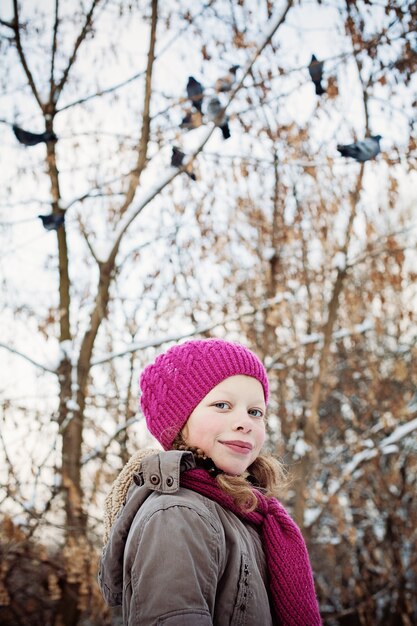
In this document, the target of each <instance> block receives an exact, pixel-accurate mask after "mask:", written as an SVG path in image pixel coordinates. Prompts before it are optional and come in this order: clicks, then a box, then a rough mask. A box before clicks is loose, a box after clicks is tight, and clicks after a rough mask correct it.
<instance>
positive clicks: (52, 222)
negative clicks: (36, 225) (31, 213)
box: [38, 213, 65, 230]
mask: <svg viewBox="0 0 417 626" xmlns="http://www.w3.org/2000/svg"><path fill="white" fill-rule="evenodd" d="M38 217H39V219H41V220H42V225H43V227H44V229H45V230H58V228H59V227H60V226H62V225H63V224H64V221H65V213H63V214H62V215H58V214H56V213H50V214H49V215H38Z"/></svg>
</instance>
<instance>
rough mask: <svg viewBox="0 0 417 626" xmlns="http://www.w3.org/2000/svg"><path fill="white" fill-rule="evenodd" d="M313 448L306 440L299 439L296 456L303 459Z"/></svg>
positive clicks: (295, 448) (296, 444)
mask: <svg viewBox="0 0 417 626" xmlns="http://www.w3.org/2000/svg"><path fill="white" fill-rule="evenodd" d="M310 449H311V446H309V445H308V443H307V442H306V441H305V440H304V439H297V441H296V443H295V446H294V454H295V455H296V456H298V457H300V458H301V457H303V456H304V455H305V454H306V453H307V452H308V451H309V450H310Z"/></svg>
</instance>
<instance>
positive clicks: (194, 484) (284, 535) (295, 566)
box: [181, 469, 322, 626]
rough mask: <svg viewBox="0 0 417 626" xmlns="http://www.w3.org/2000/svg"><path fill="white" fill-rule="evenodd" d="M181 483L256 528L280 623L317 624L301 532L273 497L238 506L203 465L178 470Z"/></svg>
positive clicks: (283, 625) (259, 496) (290, 625)
mask: <svg viewBox="0 0 417 626" xmlns="http://www.w3.org/2000/svg"><path fill="white" fill-rule="evenodd" d="M181 485H182V486H183V487H186V488H187V489H192V490H193V491H197V492H198V493H201V494H202V495H204V496H207V497H208V498H210V499H211V500H214V501H215V502H218V504H221V505H222V506H224V507H225V508H227V509H230V510H231V511H233V513H235V514H236V515H237V516H238V517H240V518H241V519H245V520H248V521H250V522H252V523H253V524H255V526H257V527H258V528H259V530H260V535H261V540H262V545H263V548H264V552H265V557H266V562H267V566H268V572H269V578H270V593H271V598H272V602H273V607H274V610H275V613H276V615H277V617H278V620H279V624H280V625H281V626H320V625H321V623H322V622H321V619H320V613H319V608H318V604H317V599H316V594H315V591H314V582H313V575H312V571H311V566H310V561H309V558H308V553H307V548H306V545H305V542H304V539H303V536H302V534H301V532H300V530H299V528H298V526H297V525H296V524H295V522H294V521H293V520H292V519H291V517H290V516H289V515H288V513H287V511H286V510H285V509H284V507H283V506H282V505H281V504H280V503H279V502H278V500H277V499H276V498H265V496H263V495H262V493H260V491H258V490H257V489H254V492H255V495H256V497H257V499H258V507H257V509H256V510H255V511H252V512H251V513H247V512H245V511H242V510H240V509H239V508H238V507H237V506H236V505H235V504H234V502H233V499H232V498H231V496H229V495H227V494H226V493H224V492H223V491H222V490H221V489H220V487H219V486H218V485H217V483H216V481H215V479H214V478H213V477H212V476H211V475H210V474H209V473H208V472H207V471H206V470H204V469H192V470H189V471H186V472H183V473H182V474H181Z"/></svg>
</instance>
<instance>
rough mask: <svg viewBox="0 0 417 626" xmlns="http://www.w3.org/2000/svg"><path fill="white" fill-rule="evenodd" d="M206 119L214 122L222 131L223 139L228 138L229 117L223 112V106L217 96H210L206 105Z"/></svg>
mask: <svg viewBox="0 0 417 626" xmlns="http://www.w3.org/2000/svg"><path fill="white" fill-rule="evenodd" d="M207 119H208V120H210V122H214V123H215V124H216V126H218V127H219V128H220V130H221V131H222V135H223V139H229V137H230V128H229V118H228V117H227V115H226V114H225V113H224V110H223V107H222V105H221V103H220V100H219V99H218V98H210V100H209V103H208V105H207Z"/></svg>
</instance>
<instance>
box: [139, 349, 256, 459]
mask: <svg viewBox="0 0 417 626" xmlns="http://www.w3.org/2000/svg"><path fill="white" fill-rule="evenodd" d="M240 374H243V375H244V376H252V377H253V378H256V379H257V380H259V382H260V383H261V385H262V387H263V390H264V396H265V402H268V396H269V386H268V377H267V374H266V370H265V367H264V366H263V364H262V363H261V361H260V360H259V359H258V357H257V356H256V355H255V354H254V353H253V352H251V351H250V350H248V348H245V347H244V346H242V345H240V344H236V343H231V342H229V341H224V340H223V339H202V340H195V341H187V342H185V343H183V344H180V345H177V346H173V347H172V348H170V349H169V350H167V352H165V353H164V354H160V355H159V356H158V357H157V358H156V359H155V361H154V363H151V365H148V366H147V367H146V368H145V369H144V370H143V372H142V374H141V377H140V388H141V391H142V394H141V398H140V403H141V407H142V411H143V413H144V415H145V418H146V424H147V426H148V429H149V431H150V432H151V433H152V435H153V436H154V437H155V438H156V439H157V440H158V441H159V442H160V443H161V445H162V447H163V448H164V449H165V450H169V449H170V448H171V446H172V443H173V441H174V439H175V437H176V436H177V434H178V433H179V432H180V430H181V429H182V427H183V426H184V424H185V422H186V421H187V419H188V418H189V416H190V414H191V413H192V412H193V410H194V409H195V407H196V406H197V404H199V403H200V402H201V400H202V399H203V398H204V397H205V396H206V395H207V394H208V393H209V391H211V390H212V389H213V387H215V386H216V385H218V384H219V383H221V382H222V381H223V380H225V379H226V378H229V376H237V375H240Z"/></svg>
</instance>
